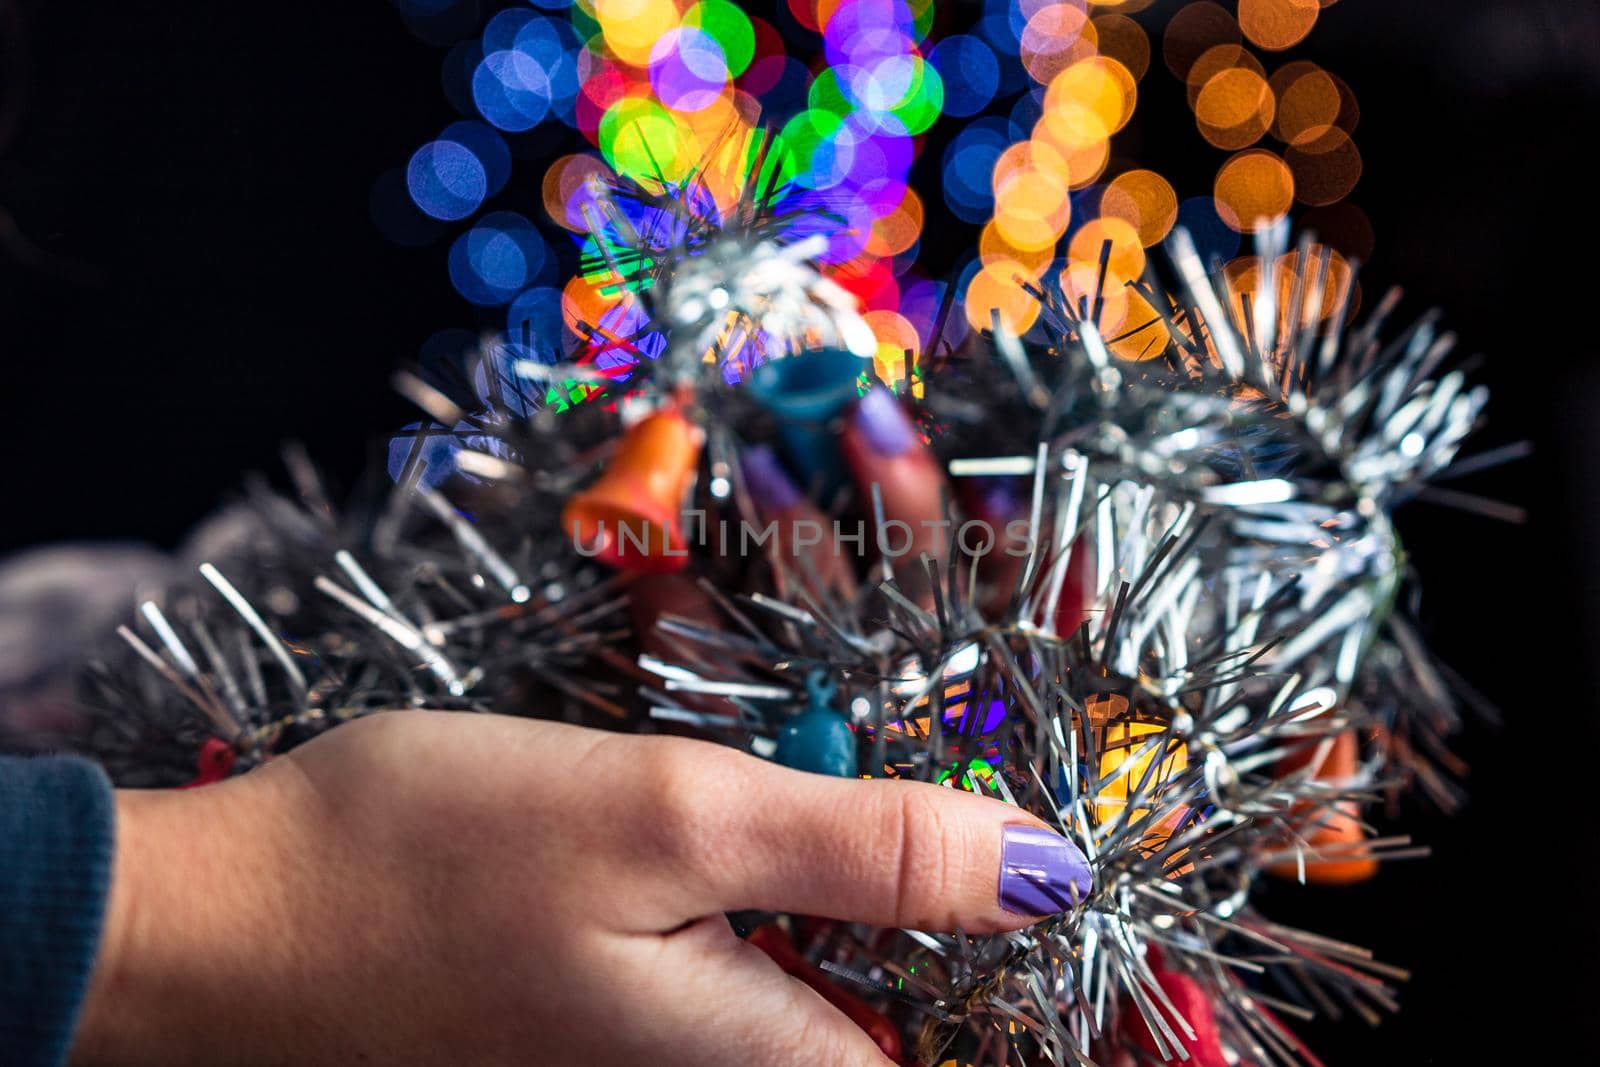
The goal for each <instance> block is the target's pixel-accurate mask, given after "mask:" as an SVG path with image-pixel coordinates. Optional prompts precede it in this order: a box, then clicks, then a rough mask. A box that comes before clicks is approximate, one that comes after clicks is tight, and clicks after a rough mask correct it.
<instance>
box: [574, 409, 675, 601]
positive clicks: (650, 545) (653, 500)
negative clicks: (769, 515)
mask: <svg viewBox="0 0 1600 1067" xmlns="http://www.w3.org/2000/svg"><path fill="white" fill-rule="evenodd" d="M704 440H705V433H704V431H702V430H701V429H700V428H699V427H698V426H696V425H695V424H694V423H692V422H690V421H689V419H688V418H687V417H686V416H685V415H684V414H683V411H682V410H681V409H680V408H679V407H678V406H676V405H674V406H672V407H667V408H663V409H662V410H660V411H657V412H655V413H654V414H651V415H647V416H646V417H645V418H643V419H640V420H639V421H638V422H636V423H634V424H633V425H632V426H630V427H629V428H628V429H627V431H626V432H624V433H623V435H622V437H621V439H620V440H619V441H618V442H617V449H616V452H615V453H614V454H613V455H612V457H611V462H610V463H608V464H607V465H606V469H605V473H604V474H602V475H601V476H600V478H599V480H598V481H596V482H595V483H594V484H593V485H591V486H590V487H589V488H587V489H585V490H583V491H582V492H580V493H577V494H575V495H574V496H573V497H572V499H571V500H569V501H568V502H567V506H566V508H565V510H563V511H562V513H561V525H562V526H563V528H565V529H566V530H567V531H568V532H569V533H570V534H571V535H572V540H573V543H574V544H575V545H576V546H577V548H578V551H579V552H580V553H581V554H583V555H585V556H589V557H591V558H595V559H599V560H600V561H601V562H603V563H605V564H607V565H609V566H612V567H615V568H617V569H618V570H624V571H634V572H636V573H640V574H670V573H673V572H676V571H680V570H682V569H683V568H684V567H685V566H687V565H688V563H689V550H688V547H687V545H686V544H685V542H684V539H683V524H682V521H681V519H682V510H683V498H684V496H685V495H686V494H687V493H688V492H689V487H690V485H691V484H692V483H693V482H694V476H695V471H696V469H697V468H698V466H699V463H700V448H701V445H702V444H703V442H704Z"/></svg>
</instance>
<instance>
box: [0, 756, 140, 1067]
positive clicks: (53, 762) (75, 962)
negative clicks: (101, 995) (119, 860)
mask: <svg viewBox="0 0 1600 1067" xmlns="http://www.w3.org/2000/svg"><path fill="white" fill-rule="evenodd" d="M115 810H116V809H115V806H114V802H113V795H112V791H111V783H110V782H109V781H108V780H107V779H106V776H105V772H103V771H102V770H101V769H100V768H99V767H98V766H96V765H95V764H93V763H89V762H87V761H85V760H81V759H75V758H70V757H49V758H42V759H11V758H5V757H0V1053H3V1054H0V1060H3V1061H4V1062H5V1063H6V1064H7V1065H8V1067H10V1065H16V1067H56V1065H58V1064H61V1063H63V1062H64V1061H65V1060H66V1058H67V1053H68V1052H69V1051H70V1049H71V1046H72V1031H73V1027H74V1026H75V1025H76V1023H77V1018H78V1010H79V1008H80V1007H81V1006H82V1004H83V998H84V994H85V993H86V992H87V991H88V987H89V975H90V972H91V971H92V970H93V968H94V962H95V956H96V953H97V951H98V949H99V945H100V932H101V926H102V924H103V923H104V920H105V910H106V898H107V895H108V892H109V889H110V886H111V870H112V860H113V856H114V847H115Z"/></svg>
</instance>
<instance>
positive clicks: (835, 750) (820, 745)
mask: <svg viewBox="0 0 1600 1067" xmlns="http://www.w3.org/2000/svg"><path fill="white" fill-rule="evenodd" d="M834 690H835V687H834V685H833V684H832V683H830V682H827V681H824V680H823V678H822V672H820V671H818V672H816V673H814V674H813V675H812V676H811V677H810V678H808V679H807V680H806V692H807V694H808V695H809V696H810V701H811V703H810V706H808V707H807V708H806V710H805V711H802V712H801V713H800V714H799V715H796V716H795V717H794V718H793V719H790V720H789V721H788V722H787V723H785V724H784V726H783V729H781V730H779V731H778V750H777V752H776V753H774V754H773V758H774V759H776V760H777V761H778V762H779V763H781V764H783V765H784V766H785V767H793V768H794V769H795V770H797V771H810V772H812V773H813V774H831V775H833V776H834V777H836V778H854V777H856V775H857V773H858V767H859V764H858V762H857V758H856V735H855V734H854V733H852V732H851V730H850V724H849V723H848V722H846V721H845V717H844V716H843V715H840V714H839V713H838V712H837V711H834V710H833V707H832V706H831V705H830V704H829V700H830V699H831V698H832V697H833V694H834Z"/></svg>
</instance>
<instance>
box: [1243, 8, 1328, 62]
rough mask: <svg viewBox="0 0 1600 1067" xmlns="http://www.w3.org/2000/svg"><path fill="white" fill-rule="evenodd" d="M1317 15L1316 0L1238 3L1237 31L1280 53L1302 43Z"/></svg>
mask: <svg viewBox="0 0 1600 1067" xmlns="http://www.w3.org/2000/svg"><path fill="white" fill-rule="evenodd" d="M1320 12H1321V5H1320V4H1319V3H1318V0H1239V28H1240V29H1241V30H1243V31H1244V35H1245V36H1246V37H1248V38H1249V39H1250V41H1251V42H1252V43H1253V44H1256V45H1259V46H1260V47H1262V48H1265V49H1267V50H1268V51H1273V52H1279V51H1282V50H1283V49H1285V48H1292V47H1293V46H1295V45H1297V44H1299V43H1300V42H1301V41H1303V40H1305V38H1306V35H1307V34H1308V33H1310V32H1311V27H1312V26H1314V25H1316V22H1317V15H1318V14H1319V13H1320Z"/></svg>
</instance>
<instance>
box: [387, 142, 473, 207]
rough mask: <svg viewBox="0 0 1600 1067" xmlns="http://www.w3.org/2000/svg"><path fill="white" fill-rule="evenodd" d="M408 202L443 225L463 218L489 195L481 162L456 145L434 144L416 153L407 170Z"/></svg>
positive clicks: (446, 143)
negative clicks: (409, 193) (409, 197)
mask: <svg viewBox="0 0 1600 1067" xmlns="http://www.w3.org/2000/svg"><path fill="white" fill-rule="evenodd" d="M406 187H407V188H408V189H409V190H410V191H411V199H412V200H413V201H414V202H415V203H416V205H417V207H419V208H421V209H422V210H423V211H424V212H426V213H427V214H428V215H431V216H432V217H434V218H436V219H441V220H443V221H446V222H455V221H457V220H460V219H464V218H466V217H467V216H468V215H471V214H472V213H473V212H475V211H477V210H478V208H479V207H480V206H481V205H482V204H483V201H484V198H485V197H486V196H488V195H489V175H488V172H487V170H485V168H484V165H483V161H482V160H480V159H479V158H478V157H477V155H475V154H474V153H473V151H472V150H471V149H470V148H468V147H467V146H466V145H463V144H461V143H459V142H457V141H433V142H430V143H428V144H425V145H423V146H422V147H421V148H419V149H417V151H416V153H415V154H414V155H413V156H412V157H411V163H410V164H409V165H408V166H407V167H406Z"/></svg>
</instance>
